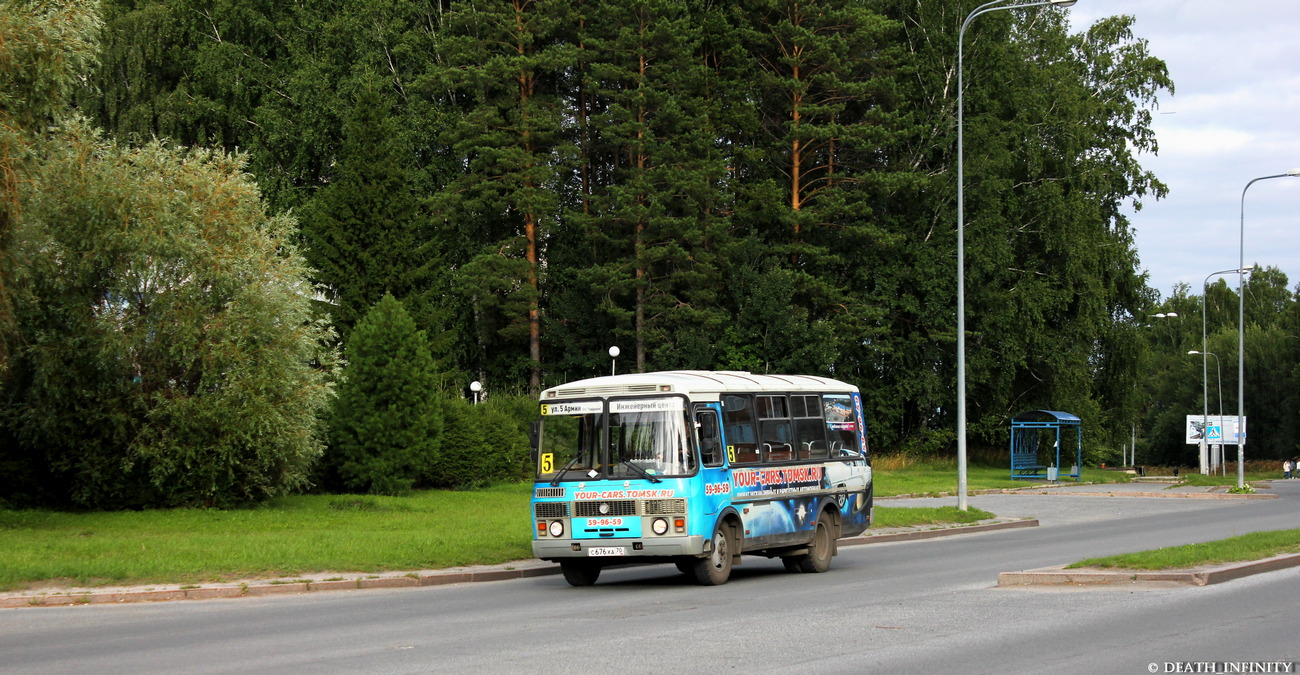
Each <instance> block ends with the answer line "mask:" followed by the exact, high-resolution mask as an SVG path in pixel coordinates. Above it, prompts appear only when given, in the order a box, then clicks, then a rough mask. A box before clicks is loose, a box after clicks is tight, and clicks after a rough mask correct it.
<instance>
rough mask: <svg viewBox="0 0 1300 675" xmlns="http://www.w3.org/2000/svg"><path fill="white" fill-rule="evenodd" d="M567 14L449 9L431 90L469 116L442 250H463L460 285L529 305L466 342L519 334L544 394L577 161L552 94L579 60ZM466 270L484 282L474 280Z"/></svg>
mask: <svg viewBox="0 0 1300 675" xmlns="http://www.w3.org/2000/svg"><path fill="white" fill-rule="evenodd" d="M568 12H569V3H568V2H567V1H565V0H510V1H509V2H496V1H493V0H464V1H463V2H461V3H459V4H456V5H453V9H452V11H450V12H449V13H448V14H447V15H446V19H445V24H444V27H443V29H442V31H441V32H440V34H439V45H438V58H439V63H440V65H441V67H442V68H441V70H440V71H439V72H438V73H437V74H436V77H435V78H433V80H432V84H431V86H433V87H435V88H436V89H437V90H439V91H440V92H443V93H444V95H445V96H447V98H448V99H450V100H452V101H453V102H454V104H455V105H456V106H457V107H459V108H460V110H461V113H462V116H461V117H460V118H459V119H458V120H457V121H456V122H455V123H454V124H453V125H451V127H450V128H449V129H447V130H446V133H445V135H444V137H443V141H444V143H445V144H446V145H447V146H448V147H449V148H450V151H451V153H452V154H453V156H454V157H456V158H458V159H459V160H460V165H461V167H462V171H461V173H460V174H459V175H458V176H456V177H455V178H454V179H453V180H452V181H451V183H450V184H449V185H447V186H446V188H445V189H444V190H443V191H442V192H441V193H439V194H438V195H437V198H436V199H435V205H434V209H435V212H436V213H437V214H438V215H439V216H440V217H441V220H442V222H443V224H444V226H445V227H446V235H447V236H448V238H449V240H450V241H448V242H447V243H448V246H447V247H446V248H447V250H454V251H457V252H459V253H460V259H458V260H453V264H457V265H465V266H466V267H465V269H463V270H462V271H461V274H460V275H459V279H458V281H457V282H456V283H457V285H466V286H474V287H477V288H480V289H484V290H488V291H489V292H491V293H492V294H494V295H497V296H498V297H500V296H506V295H512V296H514V298H515V299H517V300H518V301H519V302H520V303H522V304H523V305H524V306H525V307H526V311H525V312H523V315H519V314H517V313H515V311H514V306H515V305H514V303H513V302H509V303H497V304H498V306H500V307H507V308H510V309H511V310H512V312H511V313H510V314H505V315H502V316H500V317H499V321H498V323H497V325H494V326H492V325H490V324H489V325H490V328H488V329H487V330H484V329H482V328H479V329H476V330H474V331H473V333H471V334H477V335H479V336H480V340H489V341H491V342H496V343H502V342H512V341H513V340H514V339H515V337H516V335H518V334H519V333H521V332H522V333H523V335H522V338H523V342H524V344H525V349H524V352H525V358H526V360H527V364H528V365H527V370H528V381H529V386H530V388H531V389H532V390H533V391H537V390H539V389H540V388H541V374H542V351H541V349H542V340H541V323H542V316H541V314H542V306H541V303H542V300H541V298H542V284H543V280H542V268H543V260H544V256H545V245H546V242H547V239H548V237H549V236H550V231H551V228H552V227H553V225H554V222H555V218H556V216H557V213H558V199H557V195H556V184H557V181H558V180H559V179H560V176H561V175H563V172H562V171H561V169H562V168H563V167H564V165H565V164H567V160H568V159H569V157H570V156H571V155H572V152H571V147H572V144H571V143H569V142H568V141H566V140H565V139H564V138H563V136H562V127H563V122H564V114H563V113H564V111H563V107H562V104H561V97H560V94H559V92H558V91H557V87H558V84H559V74H560V73H563V72H565V71H566V70H567V69H568V68H570V67H571V66H572V64H573V60H574V53H575V51H574V49H573V46H572V44H570V43H568V42H566V41H565V40H563V32H564V30H566V29H567V27H568V26H569V23H568V22H569V16H568ZM467 243H468V245H466V244H467ZM470 271H472V272H474V273H476V274H478V275H480V279H467V278H466V275H467V273H468V272H470ZM514 289H518V292H512V291H513V290H514ZM468 300H469V304H470V307H466V309H467V310H469V313H472V315H473V317H474V321H475V322H478V323H483V322H485V321H486V320H488V319H489V317H487V316H484V305H487V304H492V303H493V300H492V299H490V298H485V297H483V296H482V295H473V296H471V297H470V298H468ZM516 327H518V329H516ZM484 351H486V350H484Z"/></svg>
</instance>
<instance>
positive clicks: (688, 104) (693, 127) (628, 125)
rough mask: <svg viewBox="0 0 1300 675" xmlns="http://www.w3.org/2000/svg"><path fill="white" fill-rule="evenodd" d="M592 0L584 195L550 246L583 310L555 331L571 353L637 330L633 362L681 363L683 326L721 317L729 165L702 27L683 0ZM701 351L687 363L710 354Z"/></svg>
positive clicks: (599, 348)
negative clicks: (718, 301)
mask: <svg viewBox="0 0 1300 675" xmlns="http://www.w3.org/2000/svg"><path fill="white" fill-rule="evenodd" d="M585 7H587V8H588V13H587V14H586V15H584V17H583V23H582V26H583V31H582V33H581V36H580V43H581V45H582V46H583V58H582V64H583V65H582V83H581V86H580V88H579V91H580V92H581V97H580V98H579V99H577V100H575V101H573V104H574V105H575V106H577V107H578V113H577V114H576V115H574V116H573V117H575V118H576V119H578V120H581V121H582V123H581V126H580V127H579V128H578V130H577V131H578V133H579V136H580V138H582V139H583V140H582V142H581V143H580V148H581V150H582V154H581V158H580V164H581V166H582V167H583V170H582V176H583V182H582V187H581V196H582V209H581V212H580V213H572V214H570V215H569V216H568V217H567V222H566V227H567V228H568V230H567V234H569V236H568V237H560V238H557V241H556V243H555V245H554V246H553V247H552V249H553V250H554V251H557V253H556V258H555V259H556V261H557V262H559V263H562V264H563V267H564V268H565V270H566V272H567V276H565V277H564V279H565V281H566V283H565V284H564V285H563V286H559V287H557V288H555V289H554V290H553V296H554V297H556V299H555V300H554V302H555V303H556V304H557V305H560V306H561V307H563V309H564V310H565V311H566V312H567V313H569V314H572V315H573V316H575V317H576V316H584V317H585V320H584V321H582V322H581V323H579V322H576V321H574V322H572V323H571V324H564V323H557V324H555V326H556V331H557V332H561V333H564V334H565V335H564V336H563V337H561V340H563V339H565V338H569V339H571V340H572V341H573V342H572V343H571V344H570V345H569V346H568V349H566V350H565V351H566V352H573V353H574V354H575V357H574V358H573V360H572V361H570V363H573V364H574V365H577V364H581V363H584V362H585V361H587V360H588V359H590V358H591V356H592V355H597V357H598V360H601V361H603V356H600V355H603V353H604V351H605V348H606V347H608V346H609V344H610V343H611V341H622V340H627V341H628V342H630V343H631V345H632V346H633V350H632V351H631V354H630V355H631V356H632V357H633V359H634V363H635V366H634V367H635V369H636V370H645V369H646V368H647V366H648V364H662V366H664V367H681V366H682V365H683V363H682V361H683V359H684V358H690V357H688V356H687V354H686V352H687V351H689V350H683V349H682V348H681V345H680V341H679V340H678V338H679V335H678V334H679V333H682V332H689V331H692V330H693V329H698V328H700V327H701V325H702V324H720V323H721V318H720V317H718V316H716V314H717V312H716V310H715V309H714V308H713V302H712V301H713V300H714V299H715V297H716V296H715V293H716V290H715V289H716V287H717V286H718V285H719V284H720V279H719V274H720V272H719V267H718V261H717V260H716V259H715V256H716V253H715V251H714V250H713V248H712V247H713V246H714V245H715V239H716V238H717V236H718V234H719V232H718V227H717V218H716V216H715V215H714V214H712V213H711V212H710V206H711V204H712V203H713V201H714V197H715V193H716V186H717V185H718V184H720V183H721V182H723V180H724V179H725V172H726V166H725V158H724V156H723V155H722V153H721V152H719V151H718V150H717V148H716V147H715V146H716V141H717V137H716V134H715V133H714V128H713V126H712V124H711V123H710V121H709V119H708V108H707V106H706V98H705V95H706V92H707V86H708V82H709V72H708V70H707V69H706V68H705V66H704V64H703V63H702V62H701V61H700V60H699V58H698V52H699V43H700V32H699V30H698V28H697V27H695V26H694V25H693V23H692V17H691V15H690V14H689V13H688V11H687V4H686V3H685V2H682V1H679V0H660V1H657V2H648V3H647V2H619V1H612V2H604V3H591V4H589V5H586V6H585ZM570 325H572V326H573V327H575V328H573V329H571V328H570ZM625 344H626V343H625ZM694 360H695V363H690V362H688V363H687V364H686V365H695V366H697V367H698V366H699V365H703V364H704V363H707V361H708V359H707V358H704V359H700V358H698V357H696V358H695V359H694Z"/></svg>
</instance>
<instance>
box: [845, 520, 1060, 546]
mask: <svg viewBox="0 0 1300 675" xmlns="http://www.w3.org/2000/svg"><path fill="white" fill-rule="evenodd" d="M1021 527H1038V519H1036V518H1030V519H1026V520H1005V521H1000V522H996V523H976V524H974V525H954V526H951V527H936V528H935V529H932V530H909V531H907V532H888V533H882V534H869V535H863V536H860V537H849V538H847V539H840V540H839V545H840V546H860V545H863V544H884V543H887V542H891V541H915V540H917V539H933V538H935V537H948V536H952V535H954V534H973V533H976V532H989V531H992V530H1014V529H1017V528H1021Z"/></svg>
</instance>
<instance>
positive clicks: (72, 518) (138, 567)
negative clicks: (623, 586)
mask: <svg viewBox="0 0 1300 675" xmlns="http://www.w3.org/2000/svg"><path fill="white" fill-rule="evenodd" d="M883 480H884V478H883V477H882V481H883ZM939 480H940V479H938V478H932V479H929V483H931V484H937V481H939ZM953 480H954V481H955V478H954V479H953ZM954 485H955V484H954ZM532 487H533V486H532V484H531V483H519V484H504V485H497V486H494V487H491V488H486V489H482V490H474V491H467V492H445V491H426V492H419V493H416V494H414V495H412V496H410V497H373V496H357V495H306V496H297V497H286V498H282V499H277V500H273V501H271V502H270V503H268V504H266V505H264V506H261V507H259V508H255V509H248V510H236V511H216V510H204V509H171V510H158V511H122V512H109V513H64V512H56V511H0V540H3V542H4V545H3V546H0V590H12V589H16V588H27V587H30V586H33V585H42V584H50V585H58V586H110V585H126V584H155V583H156V584H162V583H172V584H202V583H211V582H218V581H230V580H236V579H252V578H262V579H285V578H294V577H296V576H298V575H302V574H310V573H319V572H330V571H337V572H339V573H367V572H380V571H392V570H423V569H440V568H445V567H455V566H459V565H474V564H494V563H504V562H509V561H511V560H520V559H527V558H530V557H531V556H532V549H531V547H530V538H531V536H532V533H531V521H530V519H529V517H528V503H529V498H530V496H531V494H532ZM878 489H879V488H878ZM990 517H993V516H992V514H989V513H986V512H983V511H979V510H977V509H971V510H970V511H968V512H965V513H963V512H960V511H958V510H957V509H956V508H955V507H941V508H924V509H912V508H891V507H889V506H877V508H876V523H875V526H876V527H906V526H926V525H936V524H944V523H969V522H974V521H977V520H981V519H984V518H990Z"/></svg>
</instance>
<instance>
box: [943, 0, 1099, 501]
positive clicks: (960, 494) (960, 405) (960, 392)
mask: <svg viewBox="0 0 1300 675" xmlns="http://www.w3.org/2000/svg"><path fill="white" fill-rule="evenodd" d="M1009 1H1010V0H993V2H986V3H984V4H982V5H980V6H979V7H976V8H975V10H974V11H972V12H971V13H970V14H969V15H967V16H966V20H965V21H963V22H962V23H961V30H959V31H958V32H957V508H958V509H960V510H962V511H966V510H969V505H968V504H967V500H966V246H965V243H964V232H965V228H966V211H965V202H964V191H965V173H964V171H965V167H964V159H963V154H964V153H963V151H964V149H965V148H964V145H963V143H964V141H963V136H962V122H963V120H964V113H963V109H962V93H963V92H962V89H963V88H964V85H963V81H962V45H963V44H964V42H965V39H966V27H967V26H969V25H970V22H971V21H973V20H974V19H975V17H977V16H979V15H981V14H987V13H988V12H996V11H998V10H1002V9H1027V8H1029V7H1045V6H1048V5H1054V6H1057V7H1069V6H1070V5H1073V4H1074V3H1075V2H1077V0H1040V1H1039V2H1027V3H1022V4H1015V5H1008V4H1006V3H1007V2H1009ZM999 5H1001V6H999Z"/></svg>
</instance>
